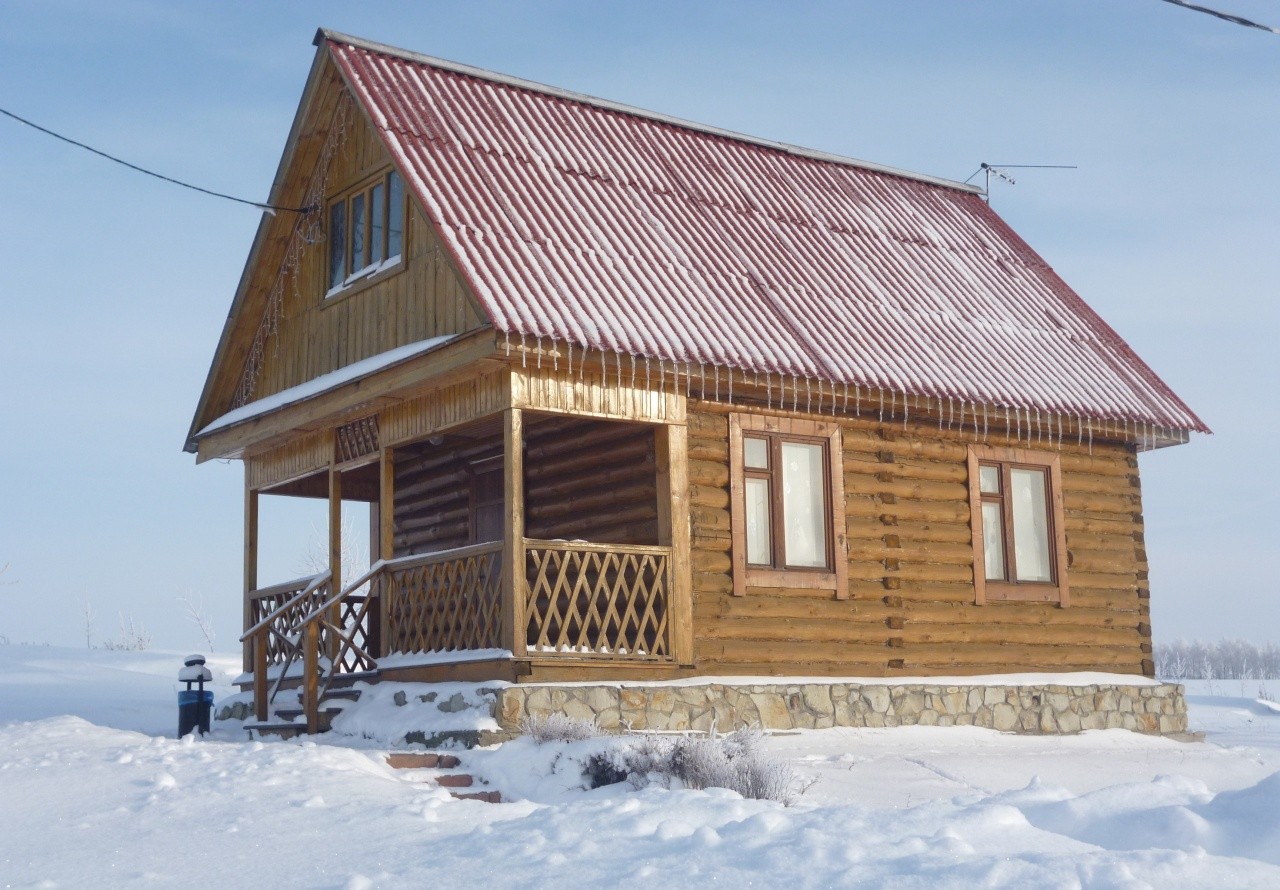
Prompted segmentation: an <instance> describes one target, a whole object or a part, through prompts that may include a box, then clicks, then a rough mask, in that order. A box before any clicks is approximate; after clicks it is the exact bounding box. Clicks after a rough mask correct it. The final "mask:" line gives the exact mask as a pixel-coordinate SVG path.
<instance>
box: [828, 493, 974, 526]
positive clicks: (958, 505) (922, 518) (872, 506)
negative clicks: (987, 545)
mask: <svg viewBox="0 0 1280 890" xmlns="http://www.w3.org/2000/svg"><path fill="white" fill-rule="evenodd" d="M844 508H845V516H846V517H854V518H856V519H879V520H880V521H881V522H882V523H883V524H885V525H893V524H895V523H896V522H897V521H899V520H907V521H910V522H963V523H966V524H967V523H968V522H969V502H968V500H965V501H963V502H960V501H904V500H901V499H897V498H895V499H894V501H893V503H885V501H884V500H883V499H882V498H881V497H879V496H878V495H867V494H854V495H846V496H845V499H844Z"/></svg>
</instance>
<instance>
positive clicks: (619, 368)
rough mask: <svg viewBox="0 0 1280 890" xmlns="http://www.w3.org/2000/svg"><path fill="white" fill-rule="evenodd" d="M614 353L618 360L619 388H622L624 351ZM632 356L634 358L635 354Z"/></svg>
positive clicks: (615, 358) (616, 360)
mask: <svg viewBox="0 0 1280 890" xmlns="http://www.w3.org/2000/svg"><path fill="white" fill-rule="evenodd" d="M613 355H614V361H615V362H617V365H618V389H622V353H621V352H615V353H614V354H613ZM631 358H632V359H633V360H634V359H635V356H632V357H631Z"/></svg>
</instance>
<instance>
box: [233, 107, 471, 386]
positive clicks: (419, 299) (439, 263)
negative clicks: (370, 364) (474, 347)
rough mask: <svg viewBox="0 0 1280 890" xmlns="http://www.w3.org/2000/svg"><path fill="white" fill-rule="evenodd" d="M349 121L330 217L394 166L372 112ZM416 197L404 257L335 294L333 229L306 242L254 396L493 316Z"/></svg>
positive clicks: (263, 279) (259, 273) (333, 177)
mask: <svg viewBox="0 0 1280 890" xmlns="http://www.w3.org/2000/svg"><path fill="white" fill-rule="evenodd" d="M346 127H347V132H346V134H345V138H344V139H343V142H342V147H341V149H340V150H338V151H337V152H336V153H335V155H334V157H333V160H332V163H331V164H330V168H329V170H328V173H327V177H326V181H327V192H328V194H327V195H326V207H325V209H324V211H323V216H324V219H325V223H324V224H325V225H327V220H328V207H327V204H328V201H329V200H330V199H332V198H333V197H335V196H337V195H340V194H342V193H343V192H344V191H347V190H348V189H350V188H352V187H354V186H357V185H359V184H361V183H363V182H365V181H367V180H369V179H370V178H371V177H374V176H376V175H377V174H379V173H382V172H385V171H386V170H388V169H389V168H390V165H391V158H390V156H389V155H388V154H387V151H386V149H385V148H384V147H383V145H382V143H381V142H380V140H379V139H378V137H377V134H376V133H375V132H374V130H373V128H372V127H370V126H369V124H368V121H367V119H366V117H365V115H364V114H363V113H362V112H360V111H359V110H358V109H353V110H352V111H351V112H350V113H349V114H348V115H347V124H346ZM313 160H314V159H313ZM311 174H312V170H311V169H297V170H294V171H291V174H290V175H291V176H297V177H300V178H303V179H306V178H309V177H310V176H311ZM408 205H409V206H408V211H407V214H406V219H405V234H404V246H403V249H402V257H403V261H402V263H401V265H400V266H399V267H398V268H393V269H388V270H385V271H383V272H381V273H379V274H378V275H377V276H376V277H375V279H374V280H372V281H370V282H355V283H353V284H352V285H350V286H349V287H348V288H347V289H346V290H345V291H344V292H341V293H339V294H336V295H334V296H332V297H329V298H327V299H326V298H325V294H326V292H327V291H328V289H329V281H328V274H329V272H328V233H327V230H323V229H322V230H321V232H320V237H318V238H316V239H315V240H314V243H312V244H309V245H307V246H306V248H305V249H304V251H303V253H302V255H301V257H300V260H299V263H298V266H297V273H296V276H295V280H294V281H293V282H291V283H290V284H289V285H288V286H286V287H285V289H284V299H283V305H282V307H281V312H280V318H279V321H278V327H277V330H276V333H275V334H274V336H273V337H272V342H271V343H270V344H269V348H268V349H267V350H266V352H265V357H264V360H263V365H262V370H261V373H260V377H259V380H258V384H257V387H256V389H255V391H254V398H263V397H264V396H268V395H271V394H273V393H276V392H280V391H281V390H284V389H288V388H289V387H291V386H296V385H298V384H300V383H305V382H306V381H308V380H311V379H313V378H315V377H318V376H320V375H321V374H326V373H328V372H330V371H333V370H336V369H338V368H342V367H345V366H347V365H350V364H352V363H354V362H357V361H360V360H361V359H365V358H368V357H370V356H373V355H377V354H379V353H382V352H386V351H387V350H389V349H394V348H396V347H397V346H403V345H405V344H408V343H415V342H418V341H420V340H425V339H428V338H430V337H435V336H438V335H441V334H453V333H464V332H466V331H471V330H475V329H476V328H479V327H481V326H483V325H485V324H487V320H486V319H485V318H484V317H483V315H482V314H481V312H480V310H479V308H478V306H477V304H476V303H475V301H474V300H473V299H472V298H471V296H470V294H469V293H468V291H467V288H466V285H465V284H464V283H463V281H462V278H461V277H460V276H459V275H458V273H457V271H456V270H455V268H454V267H453V264H452V261H451V260H450V258H449V257H448V255H447V253H446V251H445V250H444V248H443V246H442V245H441V243H440V240H439V238H438V237H437V236H436V234H435V232H434V231H433V229H432V227H431V224H430V223H429V221H428V220H427V219H426V217H425V216H424V215H423V213H422V211H421V209H420V208H419V207H418V205H417V204H416V202H414V201H413V200H412V199H409V200H408ZM278 270H279V266H278V264H277V265H274V266H272V265H268V264H263V265H262V266H260V267H259V268H258V269H256V270H255V272H254V275H255V285H256V286H257V287H259V288H262V289H265V290H270V289H271V287H272V284H273V281H274V278H275V276H276V274H277V272H278ZM259 314H260V312H259ZM258 320H259V319H258V318H257V317H254V318H252V319H250V321H252V324H245V325H244V328H245V335H246V336H249V337H252V335H253V333H254V332H253V330H249V328H256V325H257V323H258ZM243 367H244V365H243V360H242V361H241V363H240V365H239V366H238V367H237V368H236V369H235V371H236V374H237V375H238V374H239V373H240V372H241V370H242V369H243Z"/></svg>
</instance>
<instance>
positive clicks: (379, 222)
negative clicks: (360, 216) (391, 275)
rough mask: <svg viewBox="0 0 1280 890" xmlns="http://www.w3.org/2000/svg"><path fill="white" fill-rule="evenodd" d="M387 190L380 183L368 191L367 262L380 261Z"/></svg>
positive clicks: (384, 235)
mask: <svg viewBox="0 0 1280 890" xmlns="http://www.w3.org/2000/svg"><path fill="white" fill-rule="evenodd" d="M386 218H387V191H386V188H385V187H384V186H383V184H382V183H378V184H377V185H375V186H374V187H373V188H372V189H371V190H370V192H369V263H370V265H372V264H373V263H380V262H382V245H383V243H384V242H383V239H384V238H385V237H386V228H387V224H386Z"/></svg>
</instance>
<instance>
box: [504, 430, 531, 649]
mask: <svg viewBox="0 0 1280 890" xmlns="http://www.w3.org/2000/svg"><path fill="white" fill-rule="evenodd" d="M502 416H503V424H502V426H503V476H504V485H503V489H504V499H503V521H502V541H503V548H502V638H503V639H504V640H505V641H507V645H509V646H510V647H511V653H512V655H514V656H515V657H516V658H523V657H524V656H525V654H526V651H527V648H528V643H527V640H528V638H527V635H526V624H525V622H526V619H525V610H524V606H525V587H526V586H527V581H526V578H525V555H524V416H523V414H522V412H521V410H520V409H519V408H508V409H507V410H506V411H504V412H503V415H502Z"/></svg>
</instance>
